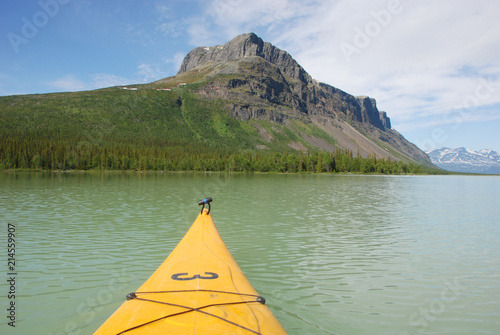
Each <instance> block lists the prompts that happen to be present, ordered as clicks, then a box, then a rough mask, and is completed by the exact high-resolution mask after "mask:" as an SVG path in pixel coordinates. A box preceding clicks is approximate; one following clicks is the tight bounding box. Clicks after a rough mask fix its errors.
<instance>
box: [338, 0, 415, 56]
mask: <svg viewBox="0 0 500 335" xmlns="http://www.w3.org/2000/svg"><path fill="white" fill-rule="evenodd" d="M410 1H411V0H410ZM403 9H404V7H403V4H402V3H401V1H400V0H389V2H387V6H386V8H385V9H382V10H379V11H375V10H372V11H370V15H371V16H372V18H373V20H370V21H368V22H366V23H365V25H364V27H362V28H360V27H355V28H354V33H355V34H354V38H353V40H352V42H351V43H347V42H342V43H341V44H340V50H341V51H342V54H343V55H344V58H345V60H346V61H347V63H351V61H352V56H353V55H355V54H359V53H361V51H362V50H363V49H365V48H367V47H368V46H369V45H370V44H371V42H372V41H373V40H374V39H375V38H376V37H378V36H379V35H380V34H381V33H382V30H383V29H384V28H387V27H388V26H389V25H390V24H391V22H392V20H393V17H394V16H396V15H399V14H401V13H402V12H403Z"/></svg>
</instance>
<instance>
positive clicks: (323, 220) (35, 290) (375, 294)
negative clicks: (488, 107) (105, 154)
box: [0, 173, 500, 335]
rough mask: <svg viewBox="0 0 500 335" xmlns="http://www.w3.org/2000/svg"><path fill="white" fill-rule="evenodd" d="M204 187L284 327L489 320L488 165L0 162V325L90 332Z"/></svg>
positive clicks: (440, 326) (498, 262)
mask: <svg viewBox="0 0 500 335" xmlns="http://www.w3.org/2000/svg"><path fill="white" fill-rule="evenodd" d="M205 196H212V197H213V198H214V203H213V206H212V214H213V218H214V221H215V223H216V225H217V227H218V229H219V232H220V233H221V235H222V238H223V239H224V240H225V242H226V244H227V246H228V248H229V250H230V251H231V252H232V254H233V256H234V257H235V259H236V261H237V262H238V264H239V265H240V267H241V268H242V270H243V271H244V272H245V274H246V275H247V277H248V278H249V280H250V282H251V283H252V284H253V286H254V287H255V288H256V290H257V291H258V292H259V293H260V294H261V295H262V296H264V297H266V299H267V304H268V306H270V307H271V309H272V310H273V312H274V313H275V315H276V317H277V318H278V319H279V321H280V322H281V324H282V325H283V326H284V327H285V329H286V330H287V331H288V332H289V334H297V335H298V334H395V335H409V334H499V333H500V242H499V241H500V202H499V199H500V177H491V176H489V177H487V176H485V177H468V176H398V177H385V176H331V175H219V174H207V175H203V174H118V173H116V174H115V173H111V174H83V173H74V174H73V173H71V174H61V173H59V174H49V173H47V174H45V173H2V174H0V210H1V212H0V225H1V232H0V235H2V238H1V242H0V246H1V250H2V252H3V254H4V262H3V265H2V268H1V270H2V274H3V278H4V279H2V285H1V286H0V289H1V291H2V292H1V294H0V296H1V297H2V298H1V309H2V310H3V317H2V319H1V320H0V333H2V334H11V333H12V334H42V335H43V334H47V335H50V334H52V335H62V334H92V333H93V332H94V331H95V330H96V329H97V328H98V327H99V325H100V324H101V323H102V322H104V321H105V320H106V319H107V317H108V316H109V315H110V314H111V313H112V312H113V311H114V310H115V309H116V308H117V307H118V306H119V305H120V304H121V303H122V302H123V301H124V300H125V295H126V294H127V293H129V292H132V291H134V290H135V289H136V288H137V287H139V286H140V285H141V284H142V283H143V282H144V281H145V280H146V279H147V278H148V277H149V275H150V274H151V273H152V272H153V271H154V270H155V269H156V268H157V267H158V266H159V265H160V264H161V262H162V261H163V260H164V259H165V258H166V257H167V256H168V254H169V253H170V251H171V250H172V249H173V248H174V247H175V245H176V244H177V242H178V241H179V240H180V239H181V238H182V236H183V235H184V234H185V232H186V231H187V229H188V228H189V226H190V225H191V223H192V222H193V221H194V219H195V218H196V216H197V214H198V212H199V207H198V206H197V204H196V202H197V200H199V199H202V198H203V197H205ZM8 223H11V224H14V225H15V226H16V235H17V240H16V271H17V273H18V274H17V278H16V280H17V281H16V306H17V309H16V318H17V319H16V327H15V328H11V327H9V326H8V325H7V321H8V319H7V318H6V315H7V311H6V308H7V307H8V303H9V301H8V300H7V299H6V295H7V292H8V289H9V288H8V286H7V283H6V280H5V278H7V272H8V269H7V264H6V263H7V256H6V254H7V251H6V249H7V245H6V239H7V228H8V226H7V225H8Z"/></svg>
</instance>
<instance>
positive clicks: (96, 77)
mask: <svg viewBox="0 0 500 335" xmlns="http://www.w3.org/2000/svg"><path fill="white" fill-rule="evenodd" d="M90 77H91V78H92V82H91V84H90V85H91V86H93V88H103V87H111V86H118V85H126V84H130V83H131V82H130V79H126V78H123V77H119V76H116V75H114V74H108V73H97V74H93V75H91V76H90Z"/></svg>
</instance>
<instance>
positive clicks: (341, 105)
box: [153, 33, 432, 166]
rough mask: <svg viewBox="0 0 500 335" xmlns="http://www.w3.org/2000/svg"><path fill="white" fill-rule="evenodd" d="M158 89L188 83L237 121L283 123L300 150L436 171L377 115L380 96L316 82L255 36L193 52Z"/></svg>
mask: <svg viewBox="0 0 500 335" xmlns="http://www.w3.org/2000/svg"><path fill="white" fill-rule="evenodd" d="M153 85H156V87H164V88H172V87H174V88H175V87H179V85H183V86H185V87H187V88H190V89H192V90H194V91H195V93H196V94H197V96H198V97H199V99H205V100H207V101H219V102H220V103H222V104H223V106H224V108H225V109H226V110H227V112H228V113H229V115H230V116H231V117H232V118H234V119H237V120H240V121H243V122H248V121H250V120H253V121H258V122H271V123H272V124H274V125H280V126H284V129H285V130H286V131H287V132H291V133H293V134H295V135H296V138H295V140H291V139H290V140H289V142H288V146H289V147H290V148H293V149H299V150H307V148H310V147H313V148H319V149H323V150H328V151H332V150H335V149H336V148H341V149H348V150H351V151H352V152H353V153H355V154H356V153H357V152H358V153H359V154H360V155H361V156H364V157H366V156H369V155H370V156H376V157H379V158H381V157H385V158H390V159H392V160H404V161H412V162H419V163H423V164H425V165H429V166H432V163H431V162H430V159H429V157H428V156H427V154H425V153H424V152H423V151H421V150H420V149H419V148H418V147H416V146H415V145H413V144H412V143H410V142H408V141H407V140H406V139H405V138H404V137H403V136H402V135H401V134H399V133H398V132H397V131H396V130H395V129H393V128H392V127H391V121H390V119H389V117H388V116H387V113H386V112H383V111H379V110H378V108H377V104H376V101H375V99H373V98H370V97H367V96H357V97H356V96H353V95H351V94H348V93H346V92H344V91H342V90H340V89H338V88H335V87H333V86H331V85H329V84H325V83H320V82H317V81H316V80H314V79H312V78H311V76H310V75H309V74H308V73H307V72H306V71H305V70H304V68H302V66H300V65H299V64H298V63H297V61H296V60H295V59H293V57H292V56H291V55H290V54H289V53H287V52H286V51H283V50H280V49H279V48H277V47H275V46H273V45H272V44H271V43H268V42H264V41H263V40H262V39H261V38H260V37H258V36H257V35H255V34H253V33H249V34H243V35H240V36H237V37H235V38H234V39H232V40H231V41H229V42H227V43H226V44H224V45H218V46H210V47H198V48H195V49H193V50H192V51H191V52H189V53H188V54H187V55H186V57H185V58H184V61H183V62H182V65H181V67H180V69H179V72H178V73H177V74H176V75H175V76H173V77H169V78H165V79H162V80H159V81H157V82H155V83H153ZM254 126H255V127H257V128H258V129H259V131H260V132H261V135H262V137H263V138H266V139H267V140H268V141H273V140H277V139H278V138H283V136H281V135H282V134H283V132H284V131H283V129H281V130H280V131H274V133H273V129H274V130H276V127H275V128H273V127H270V128H269V127H262V126H260V125H259V124H258V123H257V124H254ZM306 128H307V129H308V131H306ZM311 129H313V130H311ZM265 147H266V145H260V146H259V148H261V149H262V148H264V149H265Z"/></svg>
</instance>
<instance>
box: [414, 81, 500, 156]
mask: <svg viewBox="0 0 500 335" xmlns="http://www.w3.org/2000/svg"><path fill="white" fill-rule="evenodd" d="M499 87H500V83H499V82H498V81H495V80H494V79H493V78H492V77H490V78H488V79H485V78H479V79H478V83H477V84H476V87H475V89H474V92H473V93H471V94H469V95H467V96H466V97H465V98H464V99H463V100H462V102H461V103H458V104H457V105H455V106H454V108H453V109H452V110H451V111H448V112H447V113H445V114H443V123H445V124H450V123H451V124H453V126H452V127H451V130H453V131H457V130H458V129H459V128H460V126H461V125H462V123H463V122H464V121H466V120H467V119H469V118H470V117H471V116H472V113H473V111H474V109H475V108H477V107H479V106H480V105H482V104H483V103H484V102H485V101H486V100H488V99H490V98H491V96H492V95H493V94H495V92H496V91H497V89H498V88H499ZM447 139H448V135H447V133H446V131H445V130H444V129H443V128H441V127H437V128H434V129H433V130H432V133H431V136H430V138H427V139H425V140H422V141H418V142H417V146H418V147H419V148H421V149H422V150H423V151H426V152H427V151H430V150H433V149H436V148H438V147H440V146H441V145H442V144H443V143H444V142H446V140H447Z"/></svg>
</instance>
